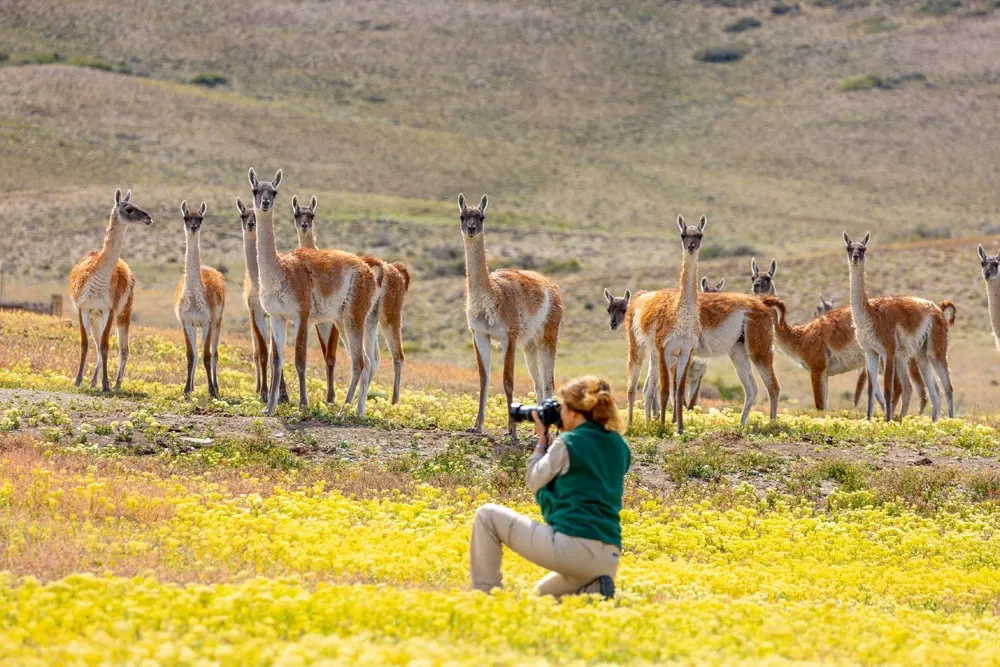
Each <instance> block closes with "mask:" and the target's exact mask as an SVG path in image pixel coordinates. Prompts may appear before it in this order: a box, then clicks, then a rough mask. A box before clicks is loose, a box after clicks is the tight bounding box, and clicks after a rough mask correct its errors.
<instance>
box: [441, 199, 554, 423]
mask: <svg viewBox="0 0 1000 667" xmlns="http://www.w3.org/2000/svg"><path fill="white" fill-rule="evenodd" d="M487 203H488V201H487V198H486V195H483V197H482V199H480V200H479V205H478V206H468V205H467V203H466V201H465V195H463V194H460V195H458V211H459V218H460V220H461V223H462V238H463V240H464V242H465V275H466V291H465V313H466V317H467V319H468V322H469V330H470V331H472V337H473V343H474V346H475V349H476V365H477V367H478V369H479V412H478V414H477V415H476V423H475V425H474V426H473V427H472V429H471V430H472V431H473V432H481V431H482V430H483V427H484V425H485V423H486V399H487V397H488V396H489V388H490V352H491V349H490V345H491V342H492V340H494V339H495V340H497V341H499V342H500V348H501V354H502V356H503V389H504V393H505V394H506V396H507V407H508V408H509V407H510V404H511V402H512V401H513V397H514V351H515V350H516V348H517V343H518V342H519V341H523V345H524V361H525V363H526V364H527V366H528V373H529V374H530V375H531V381H532V384H533V385H534V388H535V399H536V400H538V401H542V400H544V399H546V398H548V397H550V396H552V394H553V393H554V392H555V361H556V346H557V344H558V342H559V326H560V324H561V323H562V313H563V305H562V294H561V293H560V292H559V287H558V286H557V285H556V284H555V283H554V282H552V281H551V280H549V279H548V278H546V277H545V276H543V275H541V274H540V273H536V272H534V271H516V270H512V269H500V270H497V271H494V272H492V273H490V270H489V267H488V266H487V264H486V242H485V238H484V223H485V221H486V206H487ZM507 432H508V433H509V434H510V435H511V436H516V434H517V430H516V425H515V423H514V421H513V420H512V419H510V418H509V417H508V420H507Z"/></svg>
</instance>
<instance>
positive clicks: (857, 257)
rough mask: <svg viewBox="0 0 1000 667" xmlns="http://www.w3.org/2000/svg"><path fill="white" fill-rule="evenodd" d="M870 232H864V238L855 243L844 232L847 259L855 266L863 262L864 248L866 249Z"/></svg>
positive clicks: (870, 235)
mask: <svg viewBox="0 0 1000 667" xmlns="http://www.w3.org/2000/svg"><path fill="white" fill-rule="evenodd" d="M871 237H872V234H871V232H865V238H864V240H862V241H861V243H855V242H854V241H852V240H851V237H850V236H848V235H847V232H844V243H845V244H847V261H849V262H850V263H851V264H854V265H855V266H858V265H860V264H864V263H865V250H867V249H868V241H870V240H871Z"/></svg>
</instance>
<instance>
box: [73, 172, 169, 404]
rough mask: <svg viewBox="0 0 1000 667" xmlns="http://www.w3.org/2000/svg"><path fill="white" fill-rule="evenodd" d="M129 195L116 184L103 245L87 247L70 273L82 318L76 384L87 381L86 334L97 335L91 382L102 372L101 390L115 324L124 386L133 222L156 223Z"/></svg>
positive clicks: (117, 387) (105, 382) (105, 381)
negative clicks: (125, 253) (128, 241)
mask: <svg viewBox="0 0 1000 667" xmlns="http://www.w3.org/2000/svg"><path fill="white" fill-rule="evenodd" d="M131 199H132V191H131V190H129V191H127V192H126V193H125V195H124V196H122V191H121V190H120V189H119V190H115V204H114V206H113V207H112V208H111V217H110V219H109V220H108V227H107V231H106V232H105V235H104V245H103V246H102V247H101V249H100V250H92V251H91V252H89V253H87V254H86V255H85V256H84V258H83V259H81V260H80V261H79V262H78V263H77V265H76V266H74V267H73V270H72V271H70V274H69V293H70V298H71V299H73V305H74V306H76V311H77V316H78V318H79V323H80V370H79V371H78V372H77V374H76V386H77V387H79V386H80V385H81V384H83V376H84V372H85V371H86V369H87V346H88V340H89V339H91V338H93V340H94V346H95V347H96V349H97V366H96V367H95V368H94V377H93V378H91V380H90V386H91V388H93V387H95V386H96V385H97V377H98V375H100V377H101V390H102V391H108V349H109V347H110V338H111V325H112V324H115V325H117V328H118V347H119V353H118V354H119V356H118V377H117V378H116V380H115V391H118V390H120V389H121V386H122V378H124V377H125V364H126V363H128V355H129V344H128V332H129V327H130V326H131V323H132V299H133V297H134V296H135V276H134V275H133V274H132V271H131V269H129V268H128V264H126V263H125V261H124V260H122V259H121V257H120V255H121V251H122V246H123V245H124V243H125V232H126V231H128V227H129V225H131V224H135V223H140V222H141V223H143V224H145V225H151V224H153V218H152V217H150V215H149V213H147V212H146V211H144V210H143V209H141V208H139V207H138V206H136V205H135V204H133V203H132V201H131ZM95 323H96V324H97V327H96V329H95V328H94V324H95Z"/></svg>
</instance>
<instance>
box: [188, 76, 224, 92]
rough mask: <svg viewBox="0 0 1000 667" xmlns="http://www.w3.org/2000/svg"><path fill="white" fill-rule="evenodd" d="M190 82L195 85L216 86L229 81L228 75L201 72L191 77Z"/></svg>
mask: <svg viewBox="0 0 1000 667" xmlns="http://www.w3.org/2000/svg"><path fill="white" fill-rule="evenodd" d="M191 83H193V84H194V85H196V86H205V87H206V88H215V87H216V86H224V85H226V84H227V83H229V77H227V76H223V75H222V74H219V73H218V72H202V73H201V74H196V75H194V76H193V77H191Z"/></svg>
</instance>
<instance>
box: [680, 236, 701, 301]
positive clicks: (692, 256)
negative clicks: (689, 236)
mask: <svg viewBox="0 0 1000 667" xmlns="http://www.w3.org/2000/svg"><path fill="white" fill-rule="evenodd" d="M677 309H678V310H694V311H695V312H696V313H697V312H698V253H697V252H688V251H687V250H685V251H684V259H683V261H682V262H681V293H680V301H679V302H678V304H677Z"/></svg>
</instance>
